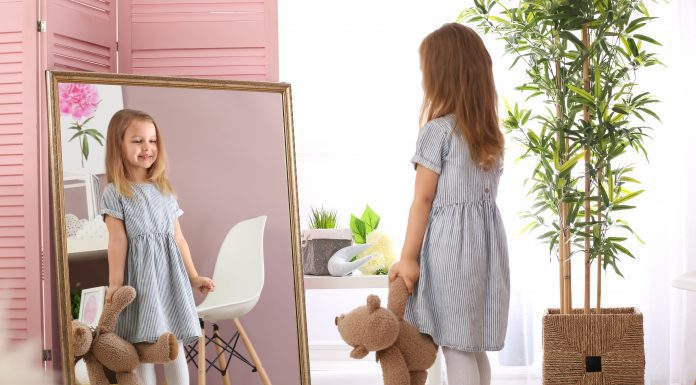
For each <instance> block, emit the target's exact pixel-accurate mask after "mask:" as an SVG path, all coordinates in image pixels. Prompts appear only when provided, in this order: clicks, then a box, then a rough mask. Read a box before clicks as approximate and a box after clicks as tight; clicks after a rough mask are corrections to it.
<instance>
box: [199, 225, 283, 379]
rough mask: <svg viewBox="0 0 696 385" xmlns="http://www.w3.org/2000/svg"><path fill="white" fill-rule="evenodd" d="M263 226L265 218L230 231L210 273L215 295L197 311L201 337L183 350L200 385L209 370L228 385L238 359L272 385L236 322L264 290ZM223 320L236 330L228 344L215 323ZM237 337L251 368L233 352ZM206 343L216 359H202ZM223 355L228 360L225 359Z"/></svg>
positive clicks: (241, 328) (246, 361)
mask: <svg viewBox="0 0 696 385" xmlns="http://www.w3.org/2000/svg"><path fill="white" fill-rule="evenodd" d="M265 224H266V216H260V217H257V218H253V219H248V220H245V221H242V222H239V223H237V224H236V225H234V227H232V229H231V230H230V231H229V232H228V233H227V236H226V237H225V239H224V241H223V242H222V246H221V247H220V252H219V253H218V257H217V261H216V262H215V271H214V273H213V281H215V291H212V292H210V293H208V295H207V296H206V297H205V299H204V300H203V302H202V303H201V304H200V305H198V307H197V309H196V310H197V311H198V317H199V318H200V320H201V334H202V336H201V338H200V339H199V341H198V343H197V345H198V346H197V348H196V346H195V345H196V344H192V345H190V346H188V347H187V349H186V350H187V357H188V358H189V360H191V361H194V360H195V359H196V358H197V363H196V362H195V361H194V363H195V364H196V366H197V367H198V383H199V385H205V372H206V371H207V369H208V368H209V367H214V368H215V369H217V370H218V371H219V372H220V374H222V376H223V382H224V384H225V385H229V384H230V380H229V374H228V372H227V368H228V366H229V360H231V358H232V356H234V357H237V358H239V359H241V360H242V361H243V362H245V363H246V364H248V365H249V366H251V367H252V370H253V371H256V372H258V373H259V376H260V377H261V381H262V382H263V384H264V385H270V384H271V382H270V380H269V379H268V375H267V374H266V371H265V370H264V368H263V366H262V365H261V360H259V357H258V355H257V354H256V351H255V350H254V347H253V345H252V344H251V341H250V340H249V337H248V335H247V334H246V331H245V330H244V328H243V327H242V324H241V322H240V321H239V318H240V317H241V316H243V315H245V314H247V313H248V312H249V311H251V309H253V308H254V306H255V305H256V303H257V302H258V300H259V297H260V296H261V289H263V280H264V263H263V233H264V227H265ZM222 320H232V321H233V322H234V324H235V326H236V327H237V332H235V333H234V336H233V337H232V338H230V339H229V340H228V341H224V340H223V339H222V337H221V336H220V334H219V327H218V325H217V322H219V321H222ZM205 322H211V323H213V334H212V336H211V337H208V336H206V335H205ZM240 336H241V338H242V341H243V342H244V345H245V347H246V350H247V352H248V353H249V355H250V356H251V360H252V361H253V365H252V364H251V363H250V362H249V361H248V360H246V359H245V358H244V357H243V356H242V355H241V354H240V353H239V352H238V351H237V350H236V349H235V347H236V345H237V341H238V340H239V337H240ZM208 343H213V344H214V345H215V349H216V351H217V357H216V359H213V360H207V359H206V358H205V346H206V345H207V344H208ZM225 353H226V354H225ZM225 355H227V356H228V358H227V359H226V358H225ZM196 356H197V357H196ZM216 360H217V365H216V363H215V361H216ZM206 363H207V364H208V365H206Z"/></svg>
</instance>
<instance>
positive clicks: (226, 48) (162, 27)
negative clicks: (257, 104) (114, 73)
mask: <svg viewBox="0 0 696 385" xmlns="http://www.w3.org/2000/svg"><path fill="white" fill-rule="evenodd" d="M119 7H120V18H119V26H120V30H119V33H120V36H119V46H120V50H119V54H120V66H121V70H122V72H128V73H136V74H144V75H171V76H183V77H200V78H218V79H236V80H260V81H277V80H278V46H277V45H278V36H277V35H278V32H277V28H278V26H277V24H278V23H277V3H276V1H275V0H268V1H264V0H256V1H229V0H228V1H224V2H216V3H211V2H209V1H201V0H193V1H190V0H187V1H183V0H173V1H172V0H154V1H153V0H132V1H130V2H129V3H125V2H123V3H121V5H120V6H119Z"/></svg>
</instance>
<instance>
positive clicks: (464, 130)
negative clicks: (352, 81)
mask: <svg viewBox="0 0 696 385" xmlns="http://www.w3.org/2000/svg"><path fill="white" fill-rule="evenodd" d="M419 53H420V58H421V69H422V71H423V91H424V98H423V104H422V106H421V115H420V120H421V125H423V124H425V123H426V122H427V121H429V120H432V119H435V118H439V117H441V116H445V115H449V114H453V115H454V117H455V121H456V125H457V130H458V132H459V133H460V134H461V135H462V136H463V137H464V139H465V140H466V142H467V143H468V146H469V151H470V152H471V157H472V159H473V160H474V161H475V162H476V163H477V164H478V165H479V166H481V167H482V168H484V169H490V168H492V167H493V166H494V165H496V164H497V163H498V162H499V161H500V160H501V159H502V158H503V152H504V145H505V139H504V138H503V134H502V132H500V128H499V126H498V95H497V93H496V90H495V82H494V81H493V68H492V66H493V64H492V61H491V57H490V55H489V54H488V51H487V50H486V47H485V46H484V44H483V40H481V38H480V37H479V35H478V34H477V33H476V32H474V31H473V30H472V29H471V28H468V27H466V26H463V25H461V24H458V23H449V24H445V25H443V26H442V27H440V28H439V29H437V30H435V31H433V32H432V33H430V34H429V35H428V36H426V37H425V39H423V42H422V43H421V45H420V48H419Z"/></svg>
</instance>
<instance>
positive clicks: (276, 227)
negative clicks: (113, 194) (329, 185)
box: [47, 72, 310, 385]
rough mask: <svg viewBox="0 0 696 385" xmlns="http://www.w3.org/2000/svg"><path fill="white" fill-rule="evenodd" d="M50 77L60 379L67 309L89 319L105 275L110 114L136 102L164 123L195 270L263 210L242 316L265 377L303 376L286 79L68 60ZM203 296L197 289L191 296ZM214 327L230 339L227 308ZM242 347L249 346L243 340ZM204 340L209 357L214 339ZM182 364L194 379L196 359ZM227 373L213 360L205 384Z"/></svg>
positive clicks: (248, 375)
mask: <svg viewBox="0 0 696 385" xmlns="http://www.w3.org/2000/svg"><path fill="white" fill-rule="evenodd" d="M47 84H48V92H47V94H48V98H49V130H50V133H49V138H50V157H49V159H50V170H51V176H50V177H51V204H52V215H53V218H52V226H53V234H55V243H54V246H55V247H54V250H55V253H54V257H55V266H56V272H57V273H56V278H57V279H56V283H57V284H56V288H57V292H56V295H57V303H58V304H59V308H60V309H59V314H60V338H61V353H62V365H63V379H64V383H65V384H66V385H67V384H70V385H75V384H78V383H79V378H80V375H81V373H78V372H77V370H78V369H75V370H74V369H73V368H74V365H75V358H74V353H73V346H72V342H73V339H72V329H71V323H72V320H73V319H80V320H82V321H83V322H85V323H90V322H94V321H95V320H96V319H97V318H98V316H99V313H100V311H101V310H102V305H101V304H102V301H103V295H104V289H103V287H104V286H107V285H108V259H107V247H108V231H107V229H106V225H105V224H104V222H103V219H102V217H101V215H100V206H101V204H100V201H101V194H102V191H103V190H104V188H105V186H106V185H107V184H108V182H107V177H106V170H105V161H104V158H105V144H106V143H105V137H106V135H107V126H108V123H109V120H110V119H111V117H112V116H113V114H114V113H115V112H117V111H119V110H121V109H135V110H141V111H145V112H147V113H148V114H149V115H151V116H152V117H153V118H154V120H155V121H156V123H157V126H158V128H159V130H160V133H161V137H162V140H163V142H164V143H165V149H166V154H167V157H168V167H167V170H168V177H169V180H170V181H171V184H172V186H173V188H174V190H175V192H176V198H177V200H178V205H179V207H180V208H181V209H182V210H183V212H184V214H183V215H182V216H181V217H179V222H180V224H181V229H182V232H183V234H184V236H185V238H186V240H187V242H188V245H189V247H190V250H191V255H192V258H193V261H194V263H195V265H196V268H197V269H198V272H199V273H200V274H201V275H206V276H210V277H213V270H214V267H215V263H216V260H217V258H218V253H219V251H220V247H221V244H222V243H223V239H224V238H225V236H226V235H227V233H228V231H229V230H230V229H231V228H232V227H233V226H234V225H235V224H237V223H239V222H242V221H244V220H246V219H250V218H256V217H259V216H266V222H265V230H264V232H263V244H262V246H263V255H264V273H263V289H262V291H261V295H260V297H259V299H258V302H257V303H256V304H255V306H254V307H253V309H252V310H251V311H249V312H248V313H247V314H246V315H244V316H243V317H241V318H240V320H241V322H242V324H243V325H244V328H245V329H246V333H247V334H248V337H249V339H250V340H251V341H252V342H253V346H254V348H255V350H256V354H257V355H258V357H259V359H260V360H261V361H262V362H263V367H264V368H265V371H266V373H267V375H268V378H269V379H270V381H271V382H272V383H274V384H284V385H295V384H302V385H305V384H307V385H308V384H309V383H310V380H309V363H308V352H307V336H306V321H305V308H304V292H303V280H302V269H301V264H300V261H299V259H300V255H299V219H298V207H297V187H296V176H295V159H294V144H293V131H292V111H291V99H290V86H289V85H288V84H283V83H256V82H236V81H219V80H201V79H185V78H168V77H150V76H134V75H119V74H96V73H74V72H48V73H47ZM218 280H219V278H218ZM204 297H205V296H204V295H202V294H200V293H198V292H197V291H196V290H194V299H195V302H196V304H199V303H201V301H203V299H204ZM207 327H208V329H207V332H208V333H210V332H212V330H211V328H210V325H208V326H207ZM220 330H221V333H222V334H223V335H222V337H223V338H226V339H227V338H230V337H232V335H233V333H234V332H235V330H236V328H235V325H234V324H233V322H232V321H231V320H228V321H221V322H220ZM237 349H238V350H239V351H240V352H241V353H242V354H243V355H244V356H246V357H247V358H248V352H246V350H245V348H244V345H243V344H242V341H241V340H240V341H239V343H238V344H237ZM207 351H208V353H207V355H208V357H210V358H209V359H210V360H214V357H215V356H216V353H215V350H214V349H213V347H212V346H209V347H208V349H207ZM189 373H190V377H191V383H192V384H194V383H197V370H196V368H195V367H194V366H193V364H190V365H189ZM229 374H230V377H231V382H232V383H236V384H261V383H262V382H261V379H260V378H259V375H258V374H257V373H255V372H252V370H251V368H250V366H249V365H248V364H247V363H244V362H243V361H242V360H239V359H237V358H233V359H232V361H231V362H230V366H229ZM160 383H161V382H160ZM222 383H223V382H222V379H221V376H220V374H219V373H218V372H216V371H215V370H209V371H208V373H207V384H209V385H219V384H222Z"/></svg>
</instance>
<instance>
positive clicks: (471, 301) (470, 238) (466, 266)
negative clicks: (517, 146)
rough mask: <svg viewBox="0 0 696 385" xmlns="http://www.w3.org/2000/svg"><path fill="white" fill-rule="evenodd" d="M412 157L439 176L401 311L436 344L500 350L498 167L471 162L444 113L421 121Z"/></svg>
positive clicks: (502, 272)
mask: <svg viewBox="0 0 696 385" xmlns="http://www.w3.org/2000/svg"><path fill="white" fill-rule="evenodd" d="M412 162H413V163H414V165H416V164H420V165H422V166H424V167H426V168H428V169H430V170H433V171H434V172H436V173H437V174H439V179H438V183H437V190H436V194H435V198H434V200H433V205H432V209H431V212H430V216H429V218H428V223H427V227H426V231H425V235H424V240H423V245H422V249H421V253H420V256H419V257H418V261H419V263H420V278H419V280H418V282H417V283H416V285H415V287H414V291H413V294H412V295H411V296H410V297H409V300H408V303H407V307H406V314H405V318H406V320H407V321H409V322H410V323H412V324H413V325H415V326H416V327H417V328H418V329H419V330H420V332H421V333H425V334H428V335H430V336H431V337H432V338H433V340H434V341H435V343H437V344H438V345H440V346H447V347H451V348H454V349H457V350H462V351H470V352H477V351H495V350H500V349H502V348H503V344H504V340H505V332H506V328H507V318H508V305H509V298H510V273H509V263H508V250H507V241H506V236H505V229H504V227H503V222H502V219H501V216H500V212H499V211H498V207H497V205H496V203H495V199H496V194H497V189H498V181H499V179H500V175H501V173H502V167H494V168H493V169H492V170H490V171H487V170H484V169H482V168H481V167H479V166H478V165H477V164H476V163H474V161H473V160H472V158H471V155H470V153H469V148H468V146H467V144H466V141H465V139H464V138H463V137H462V136H461V135H460V134H459V133H458V132H457V128H456V126H455V119H454V117H453V116H452V115H447V116H444V117H441V118H437V119H433V120H431V121H430V122H428V123H427V124H426V125H425V126H424V127H423V128H422V129H421V131H420V133H419V135H418V140H417V143H416V154H415V155H414V156H413V158H412Z"/></svg>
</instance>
